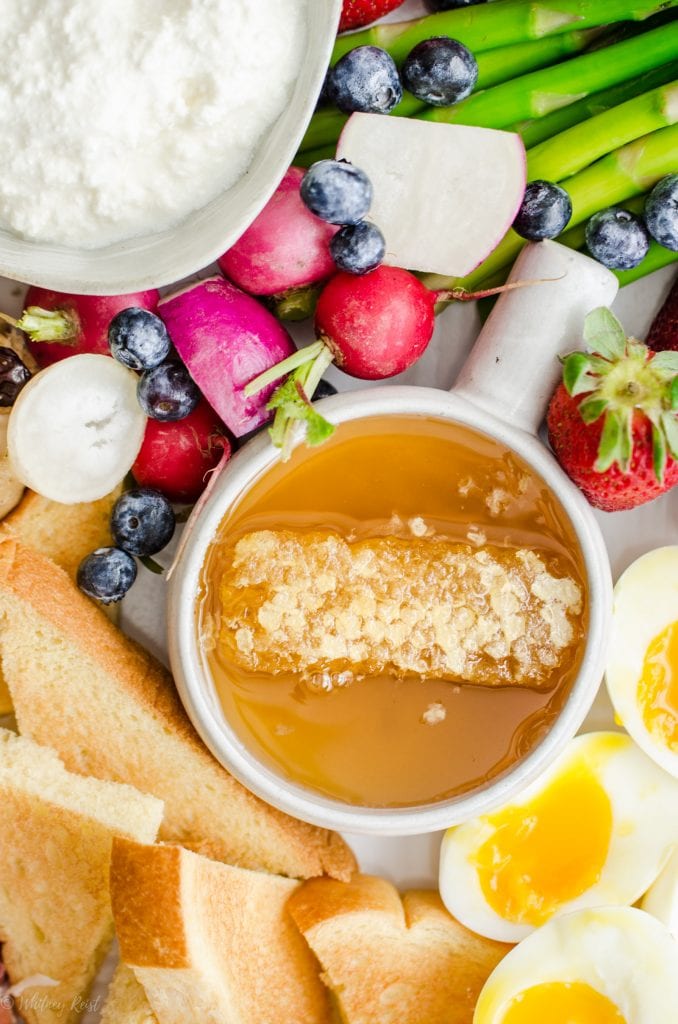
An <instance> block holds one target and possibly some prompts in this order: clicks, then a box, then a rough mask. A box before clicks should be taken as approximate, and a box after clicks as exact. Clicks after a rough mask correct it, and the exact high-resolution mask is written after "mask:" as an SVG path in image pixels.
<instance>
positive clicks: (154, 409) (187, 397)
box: [137, 363, 200, 423]
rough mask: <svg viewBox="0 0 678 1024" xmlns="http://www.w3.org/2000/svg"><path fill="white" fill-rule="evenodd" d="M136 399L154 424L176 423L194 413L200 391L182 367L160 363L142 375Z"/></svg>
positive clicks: (176, 364) (177, 364)
mask: <svg viewBox="0 0 678 1024" xmlns="http://www.w3.org/2000/svg"><path fill="white" fill-rule="evenodd" d="M137 398H138V399H139V405H140V406H141V408H142V409H143V410H144V412H145V413H146V415H147V416H150V418H151V419H152V420H160V421H161V422H163V423H174V422H175V420H183V419H185V418H186V416H188V414H189V413H191V412H193V410H194V409H195V407H196V405H197V404H198V402H199V401H200V391H199V390H198V385H197V384H196V383H195V381H194V380H193V379H192V378H191V376H190V374H189V372H188V370H187V369H186V367H185V366H183V364H182V363H161V364H160V366H156V367H154V368H153V369H152V370H146V371H145V372H144V373H143V374H142V375H141V378H140V380H139V383H138V385H137Z"/></svg>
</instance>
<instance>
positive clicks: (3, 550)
mask: <svg viewBox="0 0 678 1024" xmlns="http://www.w3.org/2000/svg"><path fill="white" fill-rule="evenodd" d="M0 652H1V654H2V663H3V669H4V674H5V678H6V680H7V682H8V685H9V688H10V692H11V695H12V700H13V703H14V707H15V711H16V716H17V721H18V724H19V728H20V730H21V732H22V733H24V734H26V735H28V736H31V737H33V738H34V739H36V740H38V742H42V743H44V744H45V745H50V746H53V747H54V748H55V749H56V750H57V752H58V753H59V755H60V756H61V757H62V758H63V760H64V762H65V763H66V765H67V767H68V768H70V770H72V771H77V772H80V773H82V774H91V775H94V776H96V777H97V778H102V779H113V780H114V781H118V782H129V783H131V784H132V785H134V786H136V787H137V788H138V789H141V790H142V791H145V792H150V793H153V794H154V795H155V796H159V797H160V798H162V799H163V800H164V801H165V819H164V822H163V827H162V830H161V838H163V839H165V840H167V841H171V842H179V843H182V844H183V845H185V846H188V847H191V848H192V849H195V850H199V851H200V852H202V853H205V854H207V855H209V856H212V857H214V858H215V859H218V860H223V861H227V862H230V863H234V864H239V865H241V866H244V867H249V868H254V869H260V870H265V871H271V872H273V873H279V874H285V875H289V876H291V877H298V878H309V877H313V876H316V875H321V874H323V873H324V872H327V873H329V874H331V875H332V876H334V877H337V878H349V877H350V876H351V874H352V872H353V870H354V867H355V859H354V857H353V854H352V853H351V851H350V850H349V848H348V847H347V846H346V844H345V843H344V841H343V840H342V839H341V837H340V836H339V835H337V834H336V833H332V832H328V831H326V830H324V829H319V828H315V827H314V826H311V825H308V824H306V823H304V822H300V821H297V820H296V819H294V818H291V817H289V816H288V815H286V814H283V813H282V812H280V811H277V810H275V809H274V808H271V807H269V806H268V805H267V804H265V803H264V802H263V801H262V800H259V799H258V798H257V797H255V796H254V795H253V794H251V793H250V792H249V791H248V790H246V789H245V788H244V787H243V786H242V785H241V784H240V783H239V782H237V781H236V780H235V779H234V778H233V777H232V776H231V775H230V774H229V773H228V772H227V771H226V769H224V768H222V766H221V765H220V764H218V762H217V761H216V760H215V759H214V758H213V757H212V755H211V754H210V753H209V752H208V750H207V748H206V747H205V746H204V744H203V743H202V742H201V740H200V738H199V737H198V735H197V733H196V732H195V730H194V729H193V727H192V725H191V724H190V722H189V720H188V717H187V715H186V713H185V711H184V709H183V707H182V705H181V702H180V700H179V698H178V695H177V693H176V689H175V687H174V683H173V681H172V679H171V676H170V675H169V673H168V672H167V671H166V670H165V669H164V668H163V667H162V666H161V665H160V664H159V663H158V662H156V661H155V660H154V659H153V658H152V657H151V656H150V655H149V654H148V653H147V652H145V651H144V650H142V648H141V647H139V646H138V645H137V644H135V643H134V642H132V641H131V640H129V639H128V638H127V637H125V636H124V635H123V634H122V633H121V632H120V631H119V630H118V629H117V628H116V627H115V626H114V625H113V624H112V623H110V622H109V621H108V620H107V619H106V617H105V615H104V614H103V613H102V612H101V611H100V609H99V608H97V607H96V606H95V605H94V604H93V602H91V601H90V600H89V599H88V598H86V597H85V596H84V595H83V594H82V593H81V592H80V591H79V590H78V588H77V587H76V586H75V584H74V583H73V582H72V581H71V580H70V579H69V577H68V576H67V574H66V573H65V572H64V571H63V570H62V569H60V568H59V567H58V566H56V565H55V564H54V563H52V562H50V561H49V559H47V558H45V557H44V556H42V555H40V554H39V553H38V552H36V551H33V550H32V549H30V548H28V547H26V546H25V545H22V544H21V543H20V542H18V541H17V540H16V539H14V538H11V537H9V538H4V539H2V538H0Z"/></svg>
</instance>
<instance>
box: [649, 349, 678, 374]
mask: <svg viewBox="0 0 678 1024" xmlns="http://www.w3.org/2000/svg"><path fill="white" fill-rule="evenodd" d="M651 365H652V369H653V370H661V371H662V372H666V373H667V374H674V373H678V352H657V355H656V356H654V357H653V359H652V362H651Z"/></svg>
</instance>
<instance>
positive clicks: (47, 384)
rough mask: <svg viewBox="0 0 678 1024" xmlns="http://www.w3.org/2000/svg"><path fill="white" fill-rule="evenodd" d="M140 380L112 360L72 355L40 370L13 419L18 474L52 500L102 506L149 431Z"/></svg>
mask: <svg viewBox="0 0 678 1024" xmlns="http://www.w3.org/2000/svg"><path fill="white" fill-rule="evenodd" d="M136 390H137V377H136V375H135V374H134V373H132V371H131V370H127V369H126V368H125V367H124V366H121V364H120V363H116V362H115V360H113V359H110V358H109V357H108V356H98V355H80V356H72V357H71V358H70V359H63V360H62V361H61V362H58V363H54V364H53V365H52V366H49V367H47V368H46V369H45V370H42V371H41V372H40V373H38V374H37V375H36V376H35V377H33V379H32V380H31V381H29V383H28V384H27V385H26V387H25V388H24V389H23V390H22V391H21V392H20V394H19V397H18V398H17V400H16V402H15V404H14V407H13V409H12V412H11V414H10V417H9V430H8V434H7V447H8V450H9V457H10V460H11V463H12V466H13V469H14V472H15V473H16V475H17V477H18V478H19V479H20V480H21V481H23V483H24V484H26V486H27V487H30V488H32V490H34V491H37V492H38V494H42V495H43V496H44V497H45V498H51V499H52V501H60V502H62V504H64V505H74V504H76V503H77V502H81V501H96V500H97V499H99V498H103V497H104V495H106V494H109V493H110V491H112V490H113V488H114V487H115V486H116V485H117V484H119V483H120V481H121V480H122V479H123V477H124V476H125V474H126V473H127V472H128V471H129V469H130V467H131V465H132V463H133V462H134V460H135V458H136V456H137V453H138V451H139V448H140V447H141V442H142V440H143V437H144V430H145V427H146V417H145V416H144V414H143V412H142V411H141V408H140V407H139V403H138V402H137V396H136Z"/></svg>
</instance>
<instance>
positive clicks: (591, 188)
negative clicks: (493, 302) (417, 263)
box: [423, 125, 678, 291]
mask: <svg viewBox="0 0 678 1024" xmlns="http://www.w3.org/2000/svg"><path fill="white" fill-rule="evenodd" d="M557 139H558V136H556V137H555V139H553V140H552V142H553V143H555V144H557ZM676 154H678V125H671V126H670V127H668V128H660V129H659V131H656V132H652V133H651V134H650V135H644V136H643V137H642V138H640V139H636V140H635V142H631V143H629V144H628V145H626V146H622V147H621V148H620V149H617V150H614V152H612V153H608V155H607V156H604V157H603V158H602V159H601V160H597V161H596V163H594V164H591V166H590V167H586V168H585V169H584V170H583V171H580V172H579V173H578V174H574V175H573V176H572V177H571V178H568V179H567V182H566V183H565V187H566V188H567V191H568V192H569V194H570V198H571V200H572V219H571V220H570V225H569V226H570V227H576V226H577V225H578V224H582V223H583V222H584V221H586V220H588V218H589V217H591V216H592V215H593V214H594V213H596V212H597V211H598V210H603V209H605V208H606V207H607V206H614V205H615V204H617V203H624V202H625V201H626V200H628V199H630V198H632V197H633V196H637V195H640V194H641V193H643V192H646V191H647V190H648V189H649V188H651V187H652V186H653V185H654V184H655V183H656V182H658V181H659V179H660V178H663V177H664V176H665V175H666V174H671V173H672V172H673V171H675V168H676ZM524 245H525V240H524V239H523V238H520V236H519V235H517V234H516V233H515V231H513V230H512V229H511V230H509V231H508V232H507V234H506V235H505V236H504V239H503V240H502V241H501V242H500V243H499V245H498V246H497V248H496V249H495V250H494V252H493V253H491V255H490V256H488V258H487V259H486V260H485V261H484V262H483V263H481V265H480V266H479V267H478V268H477V269H476V270H474V271H473V273H472V274H469V275H468V277H465V278H444V277H440V276H439V275H426V276H425V277H424V278H423V280H424V282H425V283H426V285H427V286H428V287H431V288H433V289H434V290H448V291H449V290H452V289H453V288H458V287H461V288H466V289H467V290H468V291H478V290H479V289H480V288H484V287H486V286H487V282H488V280H490V279H493V275H495V274H497V273H499V272H500V271H502V270H503V269H504V268H505V267H506V266H508V265H510V264H512V263H513V261H514V260H515V258H516V256H517V255H518V253H519V252H520V250H521V249H522V247H523V246H524Z"/></svg>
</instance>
